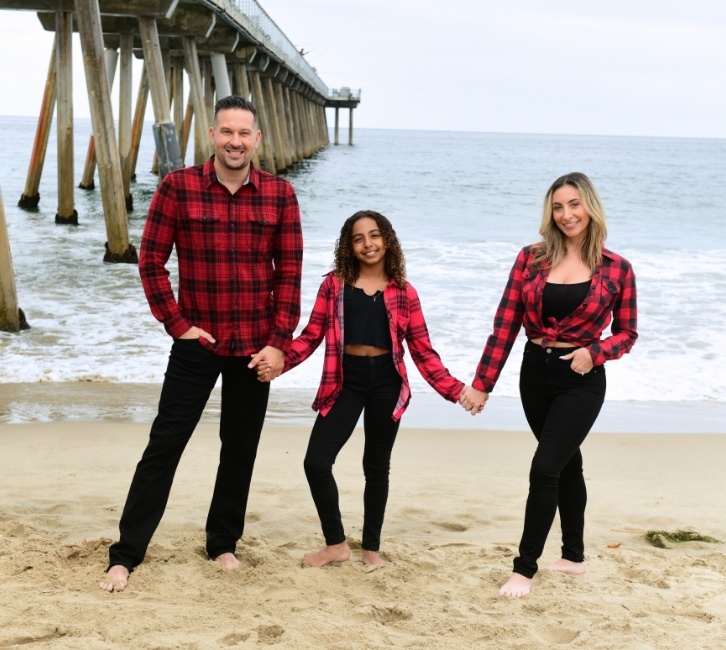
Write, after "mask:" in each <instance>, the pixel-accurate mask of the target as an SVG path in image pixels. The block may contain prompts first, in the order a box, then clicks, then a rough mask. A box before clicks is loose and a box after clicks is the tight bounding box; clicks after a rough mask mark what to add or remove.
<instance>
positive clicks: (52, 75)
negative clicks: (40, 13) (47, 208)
mask: <svg viewBox="0 0 726 650" xmlns="http://www.w3.org/2000/svg"><path fill="white" fill-rule="evenodd" d="M55 48H56V45H55V40H54V41H53V51H52V52H51V55H50V64H49V65H48V77H47V78H46V82H45V90H44V91H43V100H42V102H41V104H40V115H38V127H37V128H36V130H35V141H34V142H33V151H32V153H31V154H30V164H29V165H28V178H27V180H26V181H25V191H24V192H23V194H22V196H21V197H20V201H18V207H20V208H25V209H30V210H32V209H35V208H37V207H38V203H39V202H40V192H39V189H40V177H41V176H42V174H43V165H44V164H45V154H46V151H47V150H48V138H49V136H50V126H51V123H52V121H53V111H54V110H55V98H56V89H55V79H56V70H55Z"/></svg>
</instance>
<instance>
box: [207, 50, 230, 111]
mask: <svg viewBox="0 0 726 650" xmlns="http://www.w3.org/2000/svg"><path fill="white" fill-rule="evenodd" d="M210 59H211V63H212V72H213V74H214V85H215V87H216V89H217V99H218V100H219V99H222V97H229V96H230V95H231V94H232V84H231V83H230V82H229V72H228V71H227V57H226V56H224V54H221V53H219V52H212V54H211V55H210Z"/></svg>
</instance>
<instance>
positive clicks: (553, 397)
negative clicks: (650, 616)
mask: <svg viewBox="0 0 726 650" xmlns="http://www.w3.org/2000/svg"><path fill="white" fill-rule="evenodd" d="M539 232H540V234H541V235H542V241H540V242H538V243H537V244H534V245H531V246H526V247H525V248H523V249H522V250H521V251H520V253H519V255H517V259H516V261H515V263H514V267H513V268H512V271H511V273H510V275H509V280H508V282H507V286H506V288H505V290H504V295H503V296H502V299H501V302H500V303H499V307H498V309H497V312H496V316H495V318H494V331H493V333H492V334H491V335H490V336H489V338H488V339H487V343H486V346H485V348H484V352H483V354H482V358H481V361H480V362H479V365H478V367H477V370H476V377H475V379H474V381H473V382H472V386H473V388H474V389H477V390H473V389H472V390H471V391H469V392H468V393H467V394H465V395H464V396H463V397H462V400H461V403H462V405H463V406H464V408H466V409H467V410H469V411H471V410H472V409H474V410H477V409H479V410H480V409H481V407H482V405H483V404H484V402H486V400H487V399H488V397H489V393H490V392H491V391H492V390H493V389H494V385H495V384H496V382H497V379H498V378H499V375H500V373H501V371H502V368H503V366H504V363H505V362H506V360H507V356H508V355H509V352H510V350H511V348H512V344H513V343H514V340H515V339H516V337H517V334H518V332H519V329H520V328H521V327H522V326H524V330H525V333H526V335H527V339H528V341H527V343H526V344H525V349H524V357H523V360H522V367H521V372H520V380H519V388H520V395H521V399H522V406H523V408H524V413H525V416H526V417H527V422H528V423H529V426H530V427H531V429H532V431H533V433H534V435H535V437H536V438H537V442H538V444H537V450H536V451H535V454H534V458H533V460H532V466H531V470H530V475H529V496H528V498H527V506H526V510H525V517H524V532H523V533H522V539H521V542H520V545H519V556H518V557H517V558H515V560H514V571H513V573H512V576H511V577H510V578H509V580H508V581H507V582H506V584H504V585H503V586H502V588H501V589H500V590H499V594H500V595H503V596H511V597H514V598H521V597H523V596H526V595H527V594H528V593H529V592H530V591H531V587H532V578H533V576H534V574H535V573H536V572H537V568H538V567H537V560H538V559H539V557H540V556H541V554H542V551H543V549H544V545H545V541H546V540H547V535H548V533H549V531H550V528H551V526H552V522H553V520H554V517H555V514H556V512H557V509H558V508H559V511H560V521H561V525H562V557H561V559H560V560H558V561H557V562H555V563H554V564H551V565H550V566H549V567H548V568H549V569H551V570H553V571H562V572H564V573H569V574H581V573H584V572H585V566H584V541H583V532H584V522H585V504H586V501H587V491H586V488H585V480H584V477H583V473H582V455H581V453H580V445H581V444H582V442H583V441H584V440H585V437H586V436H587V434H588V433H589V431H590V429H591V428H592V425H593V424H594V423H595V420H596V418H597V416H598V413H599V412H600V408H601V406H602V404H603V401H604V399H605V367H604V364H605V362H606V361H609V360H612V359H618V358H619V357H621V356H622V355H623V354H625V353H626V352H628V351H630V349H631V348H632V346H633V344H634V343H635V339H636V338H637V336H638V335H637V332H636V322H637V318H636V316H637V314H636V311H637V308H636V290H635V276H634V274H633V270H632V268H631V266H630V263H629V262H628V261H627V260H625V259H624V258H622V257H620V256H619V255H616V254H615V253H613V252H612V251H609V250H607V249H606V248H604V246H603V242H604V241H605V237H606V235H607V228H606V225H605V212H604V210H603V207H602V204H601V202H600V197H599V196H598V193H597V190H596V189H595V187H594V186H593V184H592V182H591V181H590V179H588V178H587V176H585V175H584V174H580V173H572V174H567V175H565V176H562V177H560V178H558V179H557V180H556V181H555V182H554V183H553V184H552V186H551V187H550V189H549V190H548V191H547V194H546V196H545V202H544V210H543V218H542V224H541V227H540V231H539ZM611 320H612V324H611V332H610V336H606V337H605V338H601V336H602V334H603V332H604V330H605V328H606V327H607V326H608V325H609V324H610V323H611Z"/></svg>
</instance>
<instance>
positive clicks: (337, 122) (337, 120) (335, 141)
mask: <svg viewBox="0 0 726 650" xmlns="http://www.w3.org/2000/svg"><path fill="white" fill-rule="evenodd" d="M339 128H340V108H339V107H338V106H336V107H335V131H334V132H333V144H334V145H338V144H339V138H338V135H339Z"/></svg>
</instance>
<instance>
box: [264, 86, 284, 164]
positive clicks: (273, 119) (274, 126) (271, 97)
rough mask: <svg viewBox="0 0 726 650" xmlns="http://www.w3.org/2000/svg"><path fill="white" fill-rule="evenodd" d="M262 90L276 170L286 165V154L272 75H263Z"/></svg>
mask: <svg viewBox="0 0 726 650" xmlns="http://www.w3.org/2000/svg"><path fill="white" fill-rule="evenodd" d="M262 91H263V93H264V95H265V105H266V106H267V112H268V115H269V117H270V127H271V131H272V133H271V134H270V135H271V136H272V138H273V139H274V141H275V153H276V154H277V158H276V165H277V171H281V170H283V169H285V168H286V167H287V166H288V163H287V156H286V155H285V143H284V141H283V138H282V132H281V129H280V121H279V115H278V112H277V102H276V101H275V90H274V88H273V87H272V77H265V78H264V79H263V81H262Z"/></svg>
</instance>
